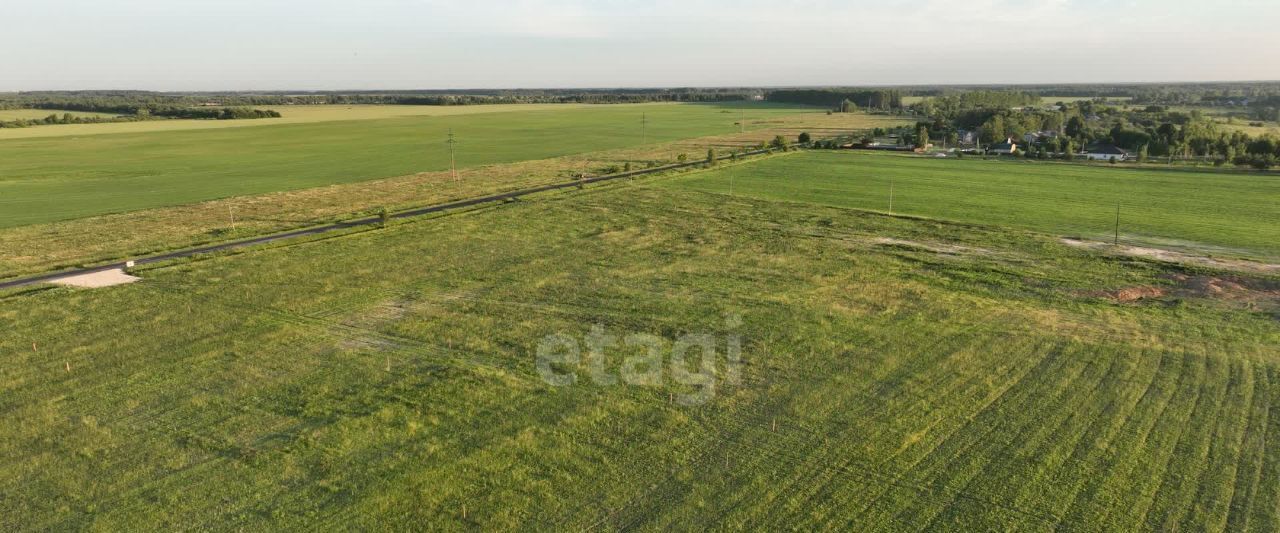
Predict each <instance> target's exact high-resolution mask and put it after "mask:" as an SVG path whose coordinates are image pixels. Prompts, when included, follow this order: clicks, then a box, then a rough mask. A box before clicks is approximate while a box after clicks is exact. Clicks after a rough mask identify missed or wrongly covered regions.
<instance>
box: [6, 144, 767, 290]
mask: <svg viewBox="0 0 1280 533" xmlns="http://www.w3.org/2000/svg"><path fill="white" fill-rule="evenodd" d="M772 152H773V150H771V149H767V148H766V149H762V150H750V151H747V152H743V153H740V154H728V155H721V156H717V157H716V158H715V160H716V161H728V160H731V159H734V158H736V157H746V156H756V155H763V154H769V153H772ZM705 164H707V161H706V160H698V161H688V162H683V163H673V164H669V165H663V166H658V167H654V168H645V169H640V170H632V171H628V172H620V173H616V174H605V175H601V176H592V177H583V178H579V179H576V180H573V181H569V182H560V183H552V184H549V185H541V186H538V187H530V188H527V189H518V190H514V191H507V192H504V193H498V194H490V195H485V196H478V197H475V198H467V199H464V200H455V201H452V202H446V203H442V204H432V205H427V206H422V207H416V208H410V209H407V210H403V211H397V212H394V213H389V214H388V215H387V217H386V219H387V220H399V219H407V218H414V217H419V216H422V215H429V214H433V213H439V212H443V211H452V210H455V209H462V208H466V207H472V206H476V205H482V204H489V203H494V202H502V201H506V200H511V199H515V198H520V197H522V196H529V195H533V194H538V193H543V192H548V191H555V190H561V189H568V188H572V187H582V186H584V185H589V184H592V183H601V182H607V181H613V180H618V179H624V178H634V177H637V176H645V175H650V174H658V173H661V172H668V171H672V170H683V169H687V168H695V167H698V166H701V165H705ZM383 220H384V219H383V217H381V216H373V217H364V218H358V219H355V220H348V221H343V222H334V223H330V224H323V225H320V226H311V227H306V228H300V229H295V230H290V231H285V232H282V233H272V234H267V235H261V236H258V237H252V238H248V239H242V240H236V241H230V242H224V243H218V244H210V245H204V246H197V247H194V248H185V249H180V250H175V251H171V252H164V253H158V254H153V255H147V256H142V257H138V258H135V259H132V260H124V261H115V262H112V263H108V264H103V265H97V266H90V267H77V268H71V269H64V270H58V271H54V272H46V273H43V274H34V275H28V276H22V277H18V278H15V279H12V280H8V281H0V290H6V289H14V288H21V287H28V286H31V285H38V284H41V283H48V282H53V281H57V280H60V279H63V278H68V277H73V276H83V275H86V274H96V273H100V272H106V271H110V270H119V269H127V268H132V267H134V266H142V265H148V264H154V263H160V262H163V261H170V260H173V259H185V258H189V257H195V256H198V255H204V254H210V253H215V252H222V251H227V250H235V249H240V248H247V247H250V246H256V245H260V244H268V243H272V242H277V241H282V240H287V239H293V238H297V237H307V236H312V235H321V234H324V233H330V232H334V231H340V230H346V229H352V228H360V227H367V226H375V225H378V224H381V223H382V222H383Z"/></svg>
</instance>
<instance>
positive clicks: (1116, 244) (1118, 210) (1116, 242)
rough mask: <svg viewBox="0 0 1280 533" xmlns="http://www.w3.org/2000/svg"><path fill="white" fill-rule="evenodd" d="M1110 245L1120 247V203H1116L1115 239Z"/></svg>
mask: <svg viewBox="0 0 1280 533" xmlns="http://www.w3.org/2000/svg"><path fill="white" fill-rule="evenodd" d="M1112 244H1114V245H1115V246H1119V245H1120V202H1116V238H1115V241H1114V242H1113V243H1112Z"/></svg>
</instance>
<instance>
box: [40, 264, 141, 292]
mask: <svg viewBox="0 0 1280 533" xmlns="http://www.w3.org/2000/svg"><path fill="white" fill-rule="evenodd" d="M136 281H142V278H139V277H134V276H130V275H128V274H125V273H124V270H122V269H119V268H117V269H113V270H104V271H102V272H94V273H91V274H79V275H75V276H67V277H65V278H58V279H54V280H51V281H49V283H53V284H55V285H64V286H67V287H81V288H85V289H97V288H101V287H111V286H114V285H124V284H126V283H134V282H136Z"/></svg>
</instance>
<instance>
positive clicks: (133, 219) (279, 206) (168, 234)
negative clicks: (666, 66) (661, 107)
mask: <svg viewBox="0 0 1280 533" xmlns="http://www.w3.org/2000/svg"><path fill="white" fill-rule="evenodd" d="M472 107H482V106H472ZM900 122H901V119H900V118H898V117H890V116H884V115H863V114H849V113H836V114H832V115H827V114H825V113H800V114H787V115H783V116H778V117H772V118H768V119H765V120H762V121H760V122H759V123H758V124H757V125H753V126H752V128H750V129H749V130H748V131H746V132H733V133H729V134H726V135H712V136H706V137H692V138H686V139H680V140H677V141H673V142H650V143H648V144H644V145H633V146H628V147H625V148H617V149H611V150H604V151H594V152H585V153H577V154H573V155H569V156H563V157H555V158H550V159H536V160H530V161H519V162H514V163H502V164H496V165H483V166H468V165H466V164H465V160H464V165H463V167H462V168H461V169H460V170H459V173H458V176H459V179H458V180H456V181H455V180H454V179H453V178H452V176H451V175H450V173H449V172H448V170H437V171H434V172H420V173H415V174H410V175H405V176H396V177H392V178H383V179H374V180H369V181H360V182H353V183H341V184H336V185H329V186H324V187H312V188H307V189H300V190H289V191H280V192H273V193H267V194H258V195H251V196H237V197H230V198H223V199H218V200H210V201H203V202H199V203H191V204H183V205H175V206H166V207H157V208H149V209H143V210H136V211H129V212H125V213H119V214H108V215H98V216H91V217H87V218H75V219H71V220H64V221H58V222H51V223H41V224H32V225H24V226H15V227H7V228H0V250H3V252H4V253H0V278H6V277H13V276H17V275H19V274H25V273H31V272H44V271H48V270H54V269H58V268H64V267H67V266H72V265H79V264H85V263H93V262H100V261H105V260H111V259H123V258H129V257H135V256H137V255H139V254H144V253H154V252H158V251H164V250H172V249H174V248H180V247H187V246H193V245H196V244H204V243H209V242H214V241H220V240H227V239H233V238H238V237H247V236H251V235H260V234H263V233H268V232H274V231H282V230H286V229H293V228H298V227H302V226H307V225H311V224H318V223H322V222H332V221H334V220H337V219H342V218H351V217H352V216H354V215H356V214H358V213H366V214H368V213H372V212H376V211H377V210H379V209H381V208H384V207H385V208H389V209H393V210H394V209H398V208H408V207H417V206H422V205H425V204H432V203H441V202H445V201H449V200H457V199H461V198H470V197H475V196H480V195H484V194H492V193H496V192H501V191H506V190H511V189H515V188H521V187H531V186H537V185H545V184H547V183H556V182H563V181H565V180H568V179H571V177H572V176H575V175H577V174H579V173H581V172H583V171H584V170H586V171H587V172H589V173H591V174H599V173H601V172H605V171H606V170H607V169H609V168H621V167H623V166H625V165H627V164H631V165H632V166H633V167H634V168H643V167H646V166H649V165H651V164H662V163H671V162H675V161H676V158H677V156H678V155H679V154H682V153H683V154H690V155H691V156H693V157H698V156H699V155H700V154H705V153H706V151H707V149H708V148H715V149H716V150H719V151H720V152H721V153H724V152H727V151H729V150H742V149H745V148H747V147H750V146H754V145H756V144H757V143H759V142H761V141H764V140H768V139H772V138H773V136H775V135H783V136H786V137H787V138H795V137H796V136H797V135H799V134H800V133H801V132H806V131H807V132H810V133H812V134H813V135H815V136H817V137H824V136H832V135H838V134H847V133H848V132H849V131H853V130H863V129H870V128H874V127H877V126H888V125H893V124H898V123H900ZM177 170H182V169H181V168H178V169H177ZM233 215H234V219H232V216H233Z"/></svg>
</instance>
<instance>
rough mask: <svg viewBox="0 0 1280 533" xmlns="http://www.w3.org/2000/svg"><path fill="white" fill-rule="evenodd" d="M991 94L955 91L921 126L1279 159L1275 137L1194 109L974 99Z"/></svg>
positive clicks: (948, 132) (1141, 154)
mask: <svg viewBox="0 0 1280 533" xmlns="http://www.w3.org/2000/svg"><path fill="white" fill-rule="evenodd" d="M988 98H989V97H986V96H982V97H973V98H967V99H963V98H962V99H957V101H958V102H968V105H963V106H961V107H959V108H956V109H953V108H949V107H944V106H937V107H935V108H933V113H932V114H931V115H928V117H929V118H928V120H925V121H922V122H920V123H919V124H918V127H920V128H923V130H921V131H922V132H923V133H924V134H926V135H927V136H928V137H929V138H930V139H934V140H940V141H945V142H948V143H949V144H952V145H954V144H956V143H957V142H958V141H959V140H960V139H961V138H963V137H962V136H963V135H964V134H974V133H976V134H977V136H978V140H979V141H980V142H981V143H983V144H988V145H989V144H994V143H999V142H1003V141H1004V140H1005V139H1009V138H1012V139H1014V141H1015V142H1017V143H1018V144H1019V145H1022V146H1025V147H1027V150H1026V151H1030V152H1036V153H1048V154H1068V155H1067V157H1070V155H1069V154H1074V153H1076V152H1077V150H1078V149H1082V148H1085V147H1087V146H1089V145H1092V144H1099V143H1106V144H1114V145H1116V146H1118V147H1120V148H1125V149H1127V150H1129V151H1131V152H1133V153H1135V154H1137V157H1138V159H1141V160H1145V159H1146V158H1148V157H1170V158H1175V157H1176V158H1179V159H1192V158H1201V159H1208V160H1211V161H1213V162H1214V163H1216V164H1220V165H1221V164H1236V165H1242V166H1243V165H1247V166H1252V167H1255V168H1260V169H1265V168H1271V167H1273V166H1275V165H1277V164H1278V162H1280V139H1277V138H1276V137H1274V136H1272V135H1263V136H1261V137H1251V136H1250V135H1248V134H1246V133H1244V132H1241V131H1238V130H1234V129H1230V128H1226V127H1223V126H1222V125H1220V124H1219V123H1218V122H1215V121H1214V120H1212V119H1210V118H1208V117H1206V116H1204V115H1203V114H1201V113H1200V112H1199V111H1197V110H1192V111H1190V112H1181V111H1173V110H1170V109H1169V108H1168V107H1165V106H1155V105H1153V106H1145V107H1144V106H1140V107H1136V108H1129V107H1126V108H1120V107H1115V106H1111V105H1107V104H1104V103H1100V102H1093V101H1081V102H1075V103H1070V104H1065V105H1062V106H1057V105H1055V106H1049V107H1041V106H1036V107H1024V108H1021V109H1016V106H1015V107H1014V108H990V107H983V106H981V105H980V104H979V103H978V102H984V101H989V100H988ZM916 109H917V110H919V109H920V107H917V108H916ZM1028 137H1029V139H1030V141H1029V142H1028Z"/></svg>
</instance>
